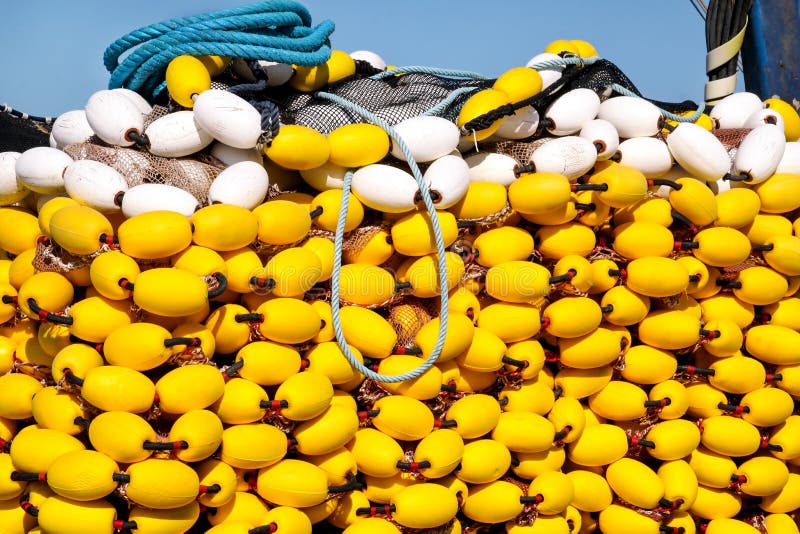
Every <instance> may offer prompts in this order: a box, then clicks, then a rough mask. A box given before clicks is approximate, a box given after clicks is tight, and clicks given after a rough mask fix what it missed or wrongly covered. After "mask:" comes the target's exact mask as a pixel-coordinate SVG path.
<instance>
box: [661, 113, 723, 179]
mask: <svg viewBox="0 0 800 534" xmlns="http://www.w3.org/2000/svg"><path fill="white" fill-rule="evenodd" d="M667 146H668V147H669V151H670V153H671V154H672V157H673V158H675V161H677V162H678V164H679V165H680V166H681V167H683V168H684V169H686V170H687V171H688V172H689V174H691V175H692V176H694V177H696V178H699V179H700V180H703V181H706V182H715V181H717V180H719V179H720V178H722V177H723V176H725V175H726V174H727V173H728V171H730V168H731V158H730V156H729V155H728V151H727V150H725V146H724V145H723V144H722V142H721V141H720V140H719V139H718V138H717V136H715V135H714V134H712V133H711V132H709V131H708V130H706V129H705V128H703V127H702V126H698V125H697V124H694V123H691V122H682V123H680V124H678V126H676V127H675V129H674V130H673V131H672V132H671V133H670V134H669V135H668V136H667Z"/></svg>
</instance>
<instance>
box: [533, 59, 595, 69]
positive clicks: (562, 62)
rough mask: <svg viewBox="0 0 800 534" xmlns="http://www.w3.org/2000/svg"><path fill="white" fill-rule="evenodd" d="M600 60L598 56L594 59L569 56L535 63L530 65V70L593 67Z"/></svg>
mask: <svg viewBox="0 0 800 534" xmlns="http://www.w3.org/2000/svg"><path fill="white" fill-rule="evenodd" d="M599 59H600V58H599V57H598V56H592V57H576V56H567V57H562V58H558V59H555V58H553V59H546V60H544V61H540V62H538V63H534V64H533V65H530V68H531V69H533V70H546V69H554V68H558V67H566V66H567V65H591V64H592V63H595V62H596V61H598V60H599Z"/></svg>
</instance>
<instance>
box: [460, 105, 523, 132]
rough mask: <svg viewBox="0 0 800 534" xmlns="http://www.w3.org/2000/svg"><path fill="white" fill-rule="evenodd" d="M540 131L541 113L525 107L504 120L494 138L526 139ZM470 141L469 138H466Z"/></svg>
mask: <svg viewBox="0 0 800 534" xmlns="http://www.w3.org/2000/svg"><path fill="white" fill-rule="evenodd" d="M538 129H539V112H538V111H536V108H534V107H533V106H525V107H523V108H520V109H518V110H517V111H515V112H514V114H513V115H509V116H508V117H506V118H504V119H503V120H502V122H501V123H500V127H499V128H498V129H497V131H495V132H494V133H493V134H492V136H491V137H492V138H495V137H496V138H500V139H525V138H526V137H530V136H532V135H533V134H535V133H536V130H538ZM466 138H467V139H469V136H467V137H466Z"/></svg>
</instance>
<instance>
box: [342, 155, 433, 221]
mask: <svg viewBox="0 0 800 534" xmlns="http://www.w3.org/2000/svg"><path fill="white" fill-rule="evenodd" d="M352 188H353V194H354V195H356V197H358V199H359V200H360V201H361V202H362V203H363V204H364V205H365V206H368V207H370V208H372V209H376V210H380V211H385V212H387V213H404V212H406V211H411V210H413V209H414V207H415V203H414V196H415V195H416V194H417V191H418V190H419V187H418V186H417V181H416V180H414V177H413V176H411V175H410V174H409V173H407V172H406V171H404V170H402V169H398V168H397V167H391V166H389V165H383V164H380V163H374V164H372V165H367V166H366V167H361V168H360V169H358V170H357V171H356V172H354V173H353V182H352Z"/></svg>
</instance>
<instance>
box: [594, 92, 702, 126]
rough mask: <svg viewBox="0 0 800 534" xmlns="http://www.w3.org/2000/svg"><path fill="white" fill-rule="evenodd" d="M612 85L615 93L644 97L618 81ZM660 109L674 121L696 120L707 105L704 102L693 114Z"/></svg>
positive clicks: (664, 115)
mask: <svg viewBox="0 0 800 534" xmlns="http://www.w3.org/2000/svg"><path fill="white" fill-rule="evenodd" d="M610 87H611V90H612V91H614V92H615V93H619V94H621V95H624V96H634V97H636V98H642V97H641V96H640V95H637V94H636V93H634V92H633V91H630V90H628V89H626V88H625V87H623V86H621V85H619V84H617V83H612V84H611V85H610ZM658 109H659V111H661V116H662V117H664V118H665V119H669V120H672V121H675V122H694V121H696V120H697V119H699V118H700V115H702V114H703V110H704V109H705V105H704V104H700V107H699V108H697V110H696V111H695V112H694V113H692V114H691V115H676V114H674V113H670V112H669V111H667V110H666V109H663V108H658Z"/></svg>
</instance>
